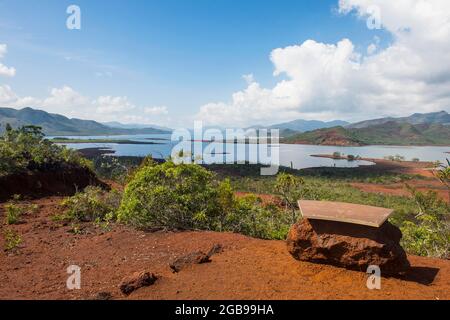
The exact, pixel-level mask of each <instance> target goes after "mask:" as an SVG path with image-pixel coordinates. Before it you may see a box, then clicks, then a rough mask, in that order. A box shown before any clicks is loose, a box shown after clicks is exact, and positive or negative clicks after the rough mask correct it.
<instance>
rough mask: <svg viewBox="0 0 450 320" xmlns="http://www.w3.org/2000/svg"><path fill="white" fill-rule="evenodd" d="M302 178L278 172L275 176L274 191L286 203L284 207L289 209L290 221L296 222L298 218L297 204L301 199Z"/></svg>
mask: <svg viewBox="0 0 450 320" xmlns="http://www.w3.org/2000/svg"><path fill="white" fill-rule="evenodd" d="M303 184H304V180H303V179H302V178H299V177H296V176H294V175H292V174H288V173H280V174H279V175H278V176H277V180H276V184H275V192H276V193H277V194H278V195H280V196H281V197H282V199H283V201H284V202H285V204H286V209H289V210H291V215H292V220H291V222H292V223H296V222H297V219H298V214H297V211H298V204H297V201H298V200H300V199H301V193H302V186H303Z"/></svg>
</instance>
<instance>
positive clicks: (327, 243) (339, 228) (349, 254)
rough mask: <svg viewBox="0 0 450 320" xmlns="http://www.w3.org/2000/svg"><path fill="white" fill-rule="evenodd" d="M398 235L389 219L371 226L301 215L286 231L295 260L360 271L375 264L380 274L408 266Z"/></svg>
mask: <svg viewBox="0 0 450 320" xmlns="http://www.w3.org/2000/svg"><path fill="white" fill-rule="evenodd" d="M401 238H402V233H401V231H400V229H398V228H397V227H395V226H394V225H392V224H391V223H389V222H385V223H384V224H383V225H382V226H381V227H380V228H374V227H368V226H362V225H357V224H350V223H342V222H334V221H324V220H308V219H303V220H302V221H300V222H299V223H297V224H295V225H293V226H292V228H291V230H290V231H289V235H288V238H287V246H288V250H289V252H290V253H291V255H292V256H293V257H294V258H295V259H297V260H301V261H308V262H313V263H321V264H330V265H334V266H337V267H343V268H347V269H351V270H358V271H363V272H366V270H367V268H368V266H370V265H377V266H379V267H380V269H381V274H382V275H395V274H399V273H402V272H405V271H406V270H408V269H409V267H410V264H409V262H408V260H407V256H406V253H405V251H404V250H403V248H402V247H401V246H400V239H401Z"/></svg>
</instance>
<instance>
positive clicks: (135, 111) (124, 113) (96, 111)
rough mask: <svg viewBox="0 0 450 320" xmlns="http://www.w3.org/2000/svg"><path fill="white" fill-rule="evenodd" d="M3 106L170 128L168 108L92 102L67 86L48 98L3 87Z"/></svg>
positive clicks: (109, 99)
mask: <svg viewBox="0 0 450 320" xmlns="http://www.w3.org/2000/svg"><path fill="white" fill-rule="evenodd" d="M0 106H5V107H13V108H22V107H34V108H38V109H42V110H44V111H47V112H51V113H57V114H62V115H65V116H68V117H71V118H80V119H87V120H96V121H100V122H108V121H120V122H123V123H142V124H163V125H167V121H168V113H169V112H168V109H167V107H165V106H164V107H153V108H144V107H138V106H136V105H134V104H133V103H132V102H130V101H129V100H128V98H127V97H125V96H123V97H120V96H119V97H114V96H100V97H98V98H96V99H90V98H89V97H87V96H84V95H82V94H80V93H79V92H77V91H76V90H74V89H72V88H71V87H69V86H67V85H65V86H63V87H61V88H53V89H51V90H50V95H49V96H48V97H47V98H44V99H39V98H34V97H20V96H19V95H17V94H16V93H15V92H14V91H13V90H12V89H11V87H10V86H8V85H3V86H0Z"/></svg>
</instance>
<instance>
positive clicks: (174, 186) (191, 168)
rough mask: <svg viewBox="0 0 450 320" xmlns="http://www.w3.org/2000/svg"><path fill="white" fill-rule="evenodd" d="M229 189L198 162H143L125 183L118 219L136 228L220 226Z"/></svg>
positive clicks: (210, 227) (215, 227) (211, 228)
mask: <svg viewBox="0 0 450 320" xmlns="http://www.w3.org/2000/svg"><path fill="white" fill-rule="evenodd" d="M223 183H226V182H223ZM219 191H222V193H223V194H221V193H220V192H219ZM229 192H231V191H230V190H229V189H228V188H227V187H226V186H223V185H222V186H221V183H218V182H217V181H216V180H215V179H214V175H213V174H212V173H211V172H209V171H208V170H206V169H204V168H202V167H200V166H198V165H190V164H180V165H176V164H175V163H173V162H172V161H168V162H165V163H164V164H161V165H154V164H150V165H145V166H143V167H142V168H140V169H139V170H138V171H137V172H136V173H135V175H134V177H133V179H132V180H131V181H130V183H129V184H128V185H127V186H126V189H125V192H124V197H123V201H122V204H121V206H120V209H119V212H118V218H119V221H123V222H127V223H130V224H132V225H135V226H137V227H139V228H169V229H209V230H214V229H217V228H219V229H220V228H221V225H222V224H223V221H224V218H225V215H226V208H224V207H223V204H224V203H226V199H227V198H229V197H230V196H231V194H228V193H229Z"/></svg>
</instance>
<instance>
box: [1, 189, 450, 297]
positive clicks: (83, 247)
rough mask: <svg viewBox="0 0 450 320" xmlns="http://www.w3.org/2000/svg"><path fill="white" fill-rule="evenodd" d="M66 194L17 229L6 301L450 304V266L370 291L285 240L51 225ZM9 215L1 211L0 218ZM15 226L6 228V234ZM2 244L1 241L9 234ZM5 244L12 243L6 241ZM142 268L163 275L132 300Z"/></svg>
mask: <svg viewBox="0 0 450 320" xmlns="http://www.w3.org/2000/svg"><path fill="white" fill-rule="evenodd" d="M60 201H61V198H58V197H52V198H44V199H41V200H36V201H32V203H35V204H38V205H39V206H40V209H39V212H37V213H35V214H33V215H30V216H25V217H24V221H23V223H22V224H19V225H15V226H10V227H9V228H12V229H14V230H16V231H18V232H19V233H20V235H21V237H22V239H23V243H22V244H21V246H20V247H19V248H18V250H17V251H16V252H13V253H6V252H3V251H2V252H0V270H1V273H0V299H92V298H94V297H95V296H96V295H97V294H98V293H100V292H109V293H111V294H112V296H113V298H114V299H433V300H434V299H450V261H448V260H439V259H429V258H420V257H415V256H410V257H409V259H410V262H411V263H412V266H413V268H412V269H411V271H410V272H409V273H408V274H407V275H406V276H404V277H403V278H402V279H400V278H383V279H382V283H381V285H382V288H381V290H368V289H367V287H366V280H367V275H366V274H364V273H361V272H355V271H348V270H345V269H339V268H336V267H332V266H326V265H316V264H311V263H305V262H299V261H296V260H294V259H293V258H292V257H291V256H290V255H289V253H288V251H287V249H286V244H285V242H284V241H264V240H258V239H252V238H248V237H245V236H242V235H237V234H231V233H216V232H178V233H173V232H156V233H144V232H141V231H136V230H133V229H130V228H127V227H123V226H114V227H113V230H112V231H109V232H102V231H101V230H100V229H95V228H94V227H93V226H92V225H91V224H87V225H83V227H85V229H84V231H85V233H83V234H81V235H74V234H72V233H69V230H70V229H71V227H70V226H61V225H58V223H56V222H53V221H52V220H51V216H52V215H54V214H55V213H58V212H60V210H61V209H60V208H59V206H58V204H59V202H60ZM3 217H4V209H3V205H0V219H2V221H3ZM5 228H6V226H5V225H3V224H2V225H1V227H0V231H1V233H3V231H4V229H5ZM0 239H1V238H0ZM214 244H222V245H223V246H224V251H223V252H222V253H220V254H217V255H214V256H213V257H212V262H211V263H207V264H201V265H192V266H189V267H187V268H186V269H183V270H182V271H181V272H180V273H177V274H174V273H172V272H171V270H170V268H169V262H171V261H172V259H174V258H176V257H179V256H180V255H184V254H187V253H190V252H192V251H197V250H203V251H205V252H207V251H208V250H209V249H210V248H211V247H212V246H213V245H214ZM0 246H2V247H3V239H1V240H0ZM72 264H75V265H78V266H80V267H81V272H82V274H81V290H75V291H69V290H68V289H66V279H67V277H68V274H66V268H67V267H68V266H69V265H72ZM137 271H149V272H153V273H156V274H157V275H159V276H160V279H159V280H157V282H156V283H155V284H154V285H153V286H150V287H147V288H141V289H139V290H137V291H135V292H134V293H132V294H131V295H130V296H128V297H125V296H123V295H122V294H121V293H120V291H119V289H118V285H119V283H120V282H121V280H122V279H123V278H124V277H126V276H129V275H131V274H133V273H134V272H137Z"/></svg>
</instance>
